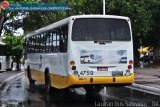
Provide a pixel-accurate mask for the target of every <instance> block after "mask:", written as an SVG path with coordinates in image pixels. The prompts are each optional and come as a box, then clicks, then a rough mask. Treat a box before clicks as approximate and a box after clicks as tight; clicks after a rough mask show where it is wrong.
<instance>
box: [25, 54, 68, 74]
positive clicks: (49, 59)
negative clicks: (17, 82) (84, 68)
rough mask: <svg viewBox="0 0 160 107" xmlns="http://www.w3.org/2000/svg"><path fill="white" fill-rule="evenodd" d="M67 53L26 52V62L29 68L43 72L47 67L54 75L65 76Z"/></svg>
mask: <svg viewBox="0 0 160 107" xmlns="http://www.w3.org/2000/svg"><path fill="white" fill-rule="evenodd" d="M67 62H68V61H67V54H66V53H65V54H64V53H55V54H28V56H27V64H28V65H29V66H30V68H31V69H33V70H37V71H41V72H44V71H45V69H46V68H47V67H48V68H49V72H50V73H52V74H56V75H62V76H67V75H68V73H67V64H68V63H67Z"/></svg>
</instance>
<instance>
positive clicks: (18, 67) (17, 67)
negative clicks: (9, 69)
mask: <svg viewBox="0 0 160 107" xmlns="http://www.w3.org/2000/svg"><path fill="white" fill-rule="evenodd" d="M16 63H17V65H16V70H17V71H20V70H21V68H20V66H19V64H20V62H19V61H17V62H16Z"/></svg>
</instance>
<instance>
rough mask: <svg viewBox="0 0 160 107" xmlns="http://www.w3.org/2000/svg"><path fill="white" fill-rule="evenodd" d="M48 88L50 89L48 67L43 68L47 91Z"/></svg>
mask: <svg viewBox="0 0 160 107" xmlns="http://www.w3.org/2000/svg"><path fill="white" fill-rule="evenodd" d="M50 89H51V79H50V73H49V69H48V68H46V70H45V90H46V92H47V93H49V92H50Z"/></svg>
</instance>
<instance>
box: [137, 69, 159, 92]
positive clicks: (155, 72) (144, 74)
mask: <svg viewBox="0 0 160 107" xmlns="http://www.w3.org/2000/svg"><path fill="white" fill-rule="evenodd" d="M134 71H135V83H136V84H141V85H145V86H150V87H154V88H159V89H160V66H156V67H144V68H135V69H134Z"/></svg>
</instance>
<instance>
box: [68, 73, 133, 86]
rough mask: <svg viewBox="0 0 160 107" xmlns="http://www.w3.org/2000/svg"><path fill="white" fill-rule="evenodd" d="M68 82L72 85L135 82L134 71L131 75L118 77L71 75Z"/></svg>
mask: <svg viewBox="0 0 160 107" xmlns="http://www.w3.org/2000/svg"><path fill="white" fill-rule="evenodd" d="M68 82H69V84H70V85H87V84H88V85H91V84H102V85H109V86H111V85H112V84H113V85H121V84H132V83H133V82H134V73H132V74H131V75H129V76H119V77H118V76H117V77H106V76H105V77H85V76H84V77H76V76H74V75H69V77H68Z"/></svg>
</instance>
